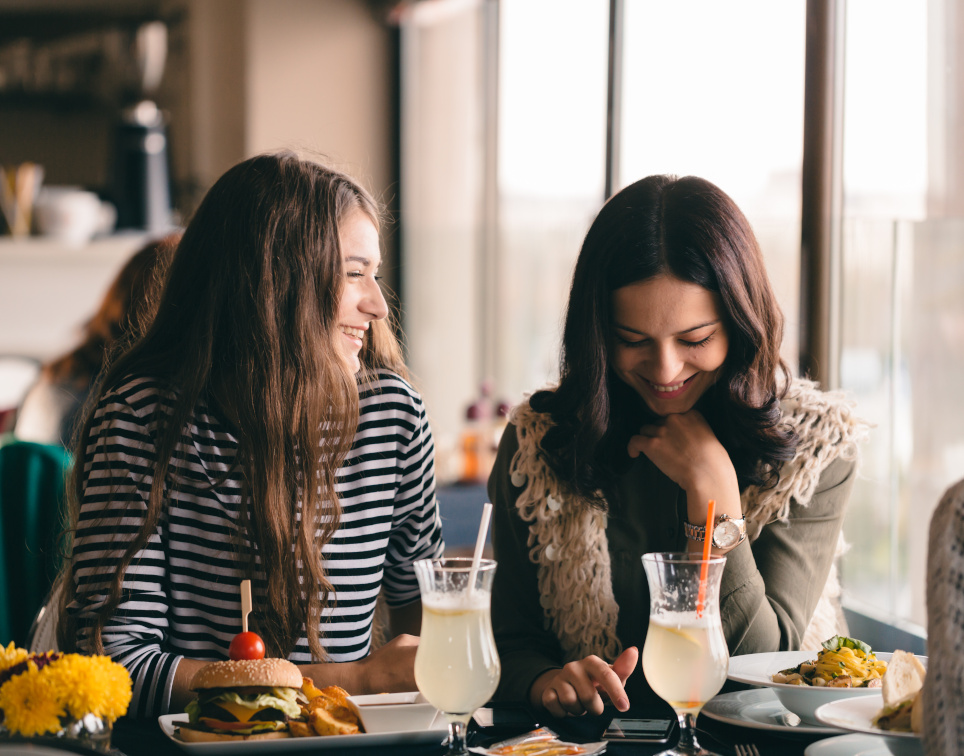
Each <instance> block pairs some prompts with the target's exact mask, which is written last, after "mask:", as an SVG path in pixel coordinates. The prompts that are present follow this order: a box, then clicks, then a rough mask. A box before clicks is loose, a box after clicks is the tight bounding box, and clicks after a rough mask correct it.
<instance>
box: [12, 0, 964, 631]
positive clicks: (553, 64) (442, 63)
mask: <svg viewBox="0 0 964 756" xmlns="http://www.w3.org/2000/svg"><path fill="white" fill-rule="evenodd" d="M962 121H964V0H926V1H925V0H809V1H808V0H781V1H780V2H772V0H730V2H727V3H719V2H714V1H713V0H676V1H675V2H672V3H669V2H665V0H421V1H420V2H415V1H410V2H397V1H395V0H126V1H124V2H121V1H120V0H116V1H115V2H108V1H107V0H102V1H98V0H0V165H2V166H3V169H4V175H3V181H2V186H3V196H4V213H3V215H4V219H5V222H0V228H3V229H4V232H5V235H4V236H2V237H0V355H4V356H6V357H8V358H9V360H8V361H10V362H12V361H13V360H14V359H16V360H19V362H20V363H21V365H22V364H26V365H27V366H28V367H27V369H26V373H24V374H25V375H26V374H29V366H30V365H33V364H35V363H37V362H39V361H42V360H47V359H49V358H50V357H52V356H55V355H56V354H58V353H60V352H61V351H63V350H64V349H65V348H66V347H67V346H69V345H70V343H71V342H72V341H73V340H74V339H75V337H76V330H77V328H78V327H79V325H80V324H82V323H83V321H84V319H85V318H86V317H88V316H89V314H90V312H91V311H92V310H93V308H94V306H95V304H96V302H97V301H98V299H99V297H100V296H101V294H102V292H103V289H104V287H105V286H106V284H107V282H108V281H109V280H110V279H111V277H112V276H113V275H114V274H115V273H116V271H117V270H118V268H120V266H121V265H122V264H123V262H124V261H125V260H126V259H127V257H128V256H129V255H130V254H131V253H132V252H133V251H134V250H135V249H136V248H138V247H139V246H140V245H142V244H143V243H144V241H145V240H146V239H147V238H149V237H151V236H152V235H158V234H161V233H164V232H165V231H167V230H169V229H170V228H172V227H176V226H178V225H180V224H183V223H184V222H186V220H187V219H189V217H190V214H191V212H192V211H193V209H194V207H195V206H196V205H197V203H198V201H199V200H200V198H201V197H202V196H203V194H204V193H205V192H206V190H207V189H208V188H209V187H210V186H211V184H212V183H213V182H214V180H215V179H216V178H217V177H218V176H219V175H220V174H221V173H223V172H224V171H225V170H226V169H227V168H229V167H230V166H231V165H233V164H234V163H236V162H238V161H239V160H242V159H244V158H246V157H249V156H251V155H253V154H256V153H258V152H263V151H268V150H275V149H279V148H294V149H298V150H304V151H308V152H312V153H315V154H317V155H319V156H322V157H324V159H326V160H327V161H329V162H331V163H333V164H334V165H336V166H337V167H339V168H341V169H343V170H345V171H347V172H349V173H350V174H352V175H354V176H355V177H357V178H358V179H360V180H361V181H362V182H363V183H364V184H365V185H366V186H368V188H369V189H371V190H372V192H373V193H374V194H375V195H376V196H377V197H378V198H379V199H380V200H381V201H382V202H383V204H384V205H385V207H386V210H387V214H388V218H387V220H386V223H385V225H384V233H383V245H384V254H385V265H384V272H385V274H386V279H387V288H388V289H390V291H391V292H392V293H393V294H394V305H395V307H396V312H397V315H398V319H399V322H400V324H401V329H402V331H403V333H404V339H405V343H406V349H407V355H408V360H409V364H410V366H411V368H412V370H413V372H414V374H415V379H416V383H417V385H418V387H419V389H420V390H421V391H422V393H423V395H424V396H425V398H426V402H427V406H428V408H429V412H430V415H431V420H432V424H433V429H434V431H435V434H436V442H437V446H438V453H439V456H438V473H439V478H440V482H442V483H443V484H445V486H446V488H445V489H444V490H446V491H447V492H450V493H451V492H453V491H457V490H458V489H456V488H454V487H453V486H454V485H455V484H457V483H459V482H460V481H461V482H462V483H463V484H465V485H467V486H468V487H467V488H464V489H463V491H465V492H467V494H469V495H471V496H474V497H476V499H478V497H480V496H483V495H484V494H483V493H482V492H481V490H480V489H479V488H478V482H479V481H480V480H484V477H485V474H486V470H487V467H488V465H489V464H491V448H492V444H493V442H494V441H495V440H497V437H498V434H499V432H500V429H501V427H502V425H503V424H504V412H505V409H506V408H507V407H508V406H510V405H511V404H514V403H516V402H518V401H519V400H520V399H521V398H522V396H523V395H524V393H526V392H530V391H532V390H534V389H536V388H538V387H540V386H542V385H544V384H546V383H547V382H550V381H552V380H553V378H554V375H555V370H556V358H557V351H558V344H559V336H560V326H561V321H562V316H563V312H564V307H565V300H566V295H567V292H568V286H569V278H570V275H571V271H572V266H573V263H574V261H575V258H576V255H577V253H578V250H579V245H580V242H581V239H582V236H583V235H584V233H585V231H586V229H587V228H588V225H589V223H590V221H591V219H592V217H593V215H594V213H595V212H596V211H597V210H598V209H599V207H600V206H601V204H602V202H603V201H604V200H605V198H606V197H607V196H609V195H610V194H612V193H613V192H614V191H617V190H618V189H619V188H621V187H622V186H625V185H626V184H628V183H630V182H631V181H634V180H636V179H638V178H641V177H643V176H645V175H648V174H651V173H677V174H688V173H693V174H697V175H701V176H703V177H705V178H708V179H710V180H711V181H713V182H715V183H717V184H718V185H720V186H721V187H722V188H723V189H724V190H726V191H727V192H728V193H730V194H731V195H732V196H733V198H734V199H735V200H736V201H737V203H738V204H739V205H740V206H741V207H742V208H743V209H744V211H745V212H746V213H747V215H748V216H749V218H750V220H751V222H752V223H753V225H754V228H755V229H756V232H757V235H758V236H759V239H760V242H761V245H762V247H763V250H764V253H765V255H766V258H767V263H768V267H769V271H770V275H771V277H772V279H773V281H774V283H775V286H776V289H777V294H778V296H779V298H780V301H781V304H782V306H783V308H784V312H785V314H786V317H787V332H786V337H785V341H784V357H785V359H786V360H787V362H788V363H789V364H790V365H791V367H792V368H793V369H794V370H795V371H797V372H798V373H800V374H808V375H811V376H813V377H815V378H817V379H818V380H819V381H820V383H821V384H822V385H823V386H824V387H826V388H842V389H845V390H847V391H849V392H850V393H851V395H852V396H853V397H854V398H855V399H856V401H857V402H858V407H859V412H860V414H861V415H862V416H863V417H865V418H866V419H868V420H869V421H871V422H872V423H874V429H873V431H872V433H871V437H870V440H869V441H868V443H867V444H866V445H865V447H864V449H863V463H862V467H861V473H862V478H861V480H860V481H859V482H858V486H857V489H856V491H855V495H854V498H853V500H852V502H851V505H850V510H849V514H848V520H847V525H846V528H845V536H846V537H847V540H848V541H849V542H850V543H851V549H850V551H849V553H848V554H847V555H846V557H845V558H844V559H843V563H842V565H841V567H842V573H843V581H844V589H845V596H846V600H847V603H848V606H849V607H850V608H852V609H854V610H860V611H861V612H862V613H863V615H865V616H868V617H871V618H874V619H876V620H879V621H881V622H884V623H885V624H887V625H888V626H890V627H895V628H900V629H902V630H906V631H908V632H911V633H918V634H920V632H921V625H922V624H923V623H924V620H925V616H926V615H925V608H924V603H923V602H924V591H923V587H924V569H925V560H926V546H927V524H928V521H929V516H930V512H931V510H932V509H933V507H934V506H935V505H936V503H937V501H938V498H939V496H940V493H941V492H942V491H943V490H944V488H946V486H947V485H949V484H950V483H951V482H953V481H955V480H957V479H959V478H961V477H962V476H964V422H962V418H964V394H962V391H961V386H962V377H961V376H962V375H964V143H962V141H961V138H960V135H961V133H964V122H962ZM25 208H29V209H30V217H29V218H24V217H23V211H24V209H25ZM7 374H8V375H13V374H14V370H13V368H10V369H9V370H8V373H7ZM24 380H26V379H24ZM19 385H20V384H18V383H17V379H16V378H9V379H8V380H7V381H6V384H5V385H4V384H3V383H2V382H0V411H2V410H3V409H4V405H5V403H6V405H7V406H9V405H11V403H12V404H15V403H16V401H17V396H16V394H17V391H19V390H21V389H20V388H19ZM4 392H6V393H4ZM473 484H475V485H474V487H473ZM475 511H476V510H473V512H475Z"/></svg>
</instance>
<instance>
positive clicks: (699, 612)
mask: <svg viewBox="0 0 964 756" xmlns="http://www.w3.org/2000/svg"><path fill="white" fill-rule="evenodd" d="M715 510H716V500H715V499H710V502H709V504H707V505H706V530H704V531H703V563H702V564H701V565H700V590H699V593H698V594H697V596H696V616H697V617H702V616H703V601H704V600H705V599H706V578H707V572H709V568H710V563H709V561H708V560H709V558H710V545H711V543H712V540H713V522H714V520H713V515H714V514H716V512H715Z"/></svg>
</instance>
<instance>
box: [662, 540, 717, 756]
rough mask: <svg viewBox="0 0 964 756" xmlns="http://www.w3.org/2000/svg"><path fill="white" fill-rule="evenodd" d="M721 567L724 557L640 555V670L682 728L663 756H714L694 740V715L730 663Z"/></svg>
mask: <svg viewBox="0 0 964 756" xmlns="http://www.w3.org/2000/svg"><path fill="white" fill-rule="evenodd" d="M725 563H726V557H723V556H717V557H710V558H708V559H706V560H705V561H704V560H703V559H701V558H700V557H699V555H697V554H687V553H674V552H657V553H653V554H644V555H643V568H644V569H645V570H646V579H647V581H648V582H649V630H648V631H647V633H646V643H645V644H644V645H643V672H644V673H645V675H646V680H647V681H648V682H649V684H650V686H651V687H652V689H653V690H654V691H655V692H656V695H658V696H659V697H660V698H662V699H663V700H664V701H666V702H667V703H668V704H669V705H670V706H672V707H673V709H674V710H675V711H676V716H677V717H678V718H679V724H680V737H679V743H677V745H676V747H675V748H671V749H669V750H667V751H663V753H662V754H661V756H663V755H666V756H714V755H713V754H712V752H710V751H707V750H706V749H704V748H702V747H701V746H700V744H699V743H697V742H696V717H697V716H698V715H699V713H700V709H702V708H703V705H704V704H705V703H706V702H707V701H709V700H710V699H711V698H713V696H715V695H716V694H717V693H718V692H719V691H720V688H722V687H723V682H724V681H725V680H726V673H727V671H728V669H729V665H730V656H729V653H728V652H727V649H726V640H725V638H724V637H723V626H722V625H721V623H720V578H721V577H722V576H723V565H724V564H725ZM701 580H702V583H703V588H702V590H701V589H700V583H701Z"/></svg>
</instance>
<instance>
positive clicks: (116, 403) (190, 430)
mask: <svg viewBox="0 0 964 756" xmlns="http://www.w3.org/2000/svg"><path fill="white" fill-rule="evenodd" d="M170 406H171V395H170V393H168V392H166V391H164V390H162V388H161V387H160V385H159V384H158V383H157V382H156V381H154V380H151V379H149V378H134V379H132V380H130V381H128V382H126V383H125V384H124V385H122V386H120V387H118V388H117V389H115V390H113V391H111V392H110V393H108V394H107V395H106V396H105V397H104V398H103V399H102V400H101V402H100V404H99V405H98V407H97V409H96V414H95V417H94V421H93V425H92V428H91V434H90V438H89V444H88V447H87V461H86V463H85V465H84V470H83V475H84V486H83V494H82V497H81V502H80V517H79V522H78V529H77V532H76V538H75V543H74V551H73V564H74V579H75V585H76V598H75V600H74V602H73V603H72V604H71V605H70V606H69V607H68V611H70V612H71V613H73V614H74V616H75V617H76V619H77V620H78V622H77V625H78V628H79V631H78V632H79V637H78V640H79V643H80V646H81V648H84V647H85V646H86V645H87V642H88V635H89V634H88V627H89V621H90V618H91V612H92V611H93V610H95V609H96V608H97V607H99V606H102V605H103V603H104V602H105V600H106V593H107V588H108V586H109V585H110V581H111V578H112V576H113V575H114V574H115V570H116V566H117V563H118V561H119V559H120V558H121V556H122V555H123V553H124V550H125V549H126V547H127V545H128V544H129V543H130V542H131V540H133V538H134V537H135V535H136V534H137V533H138V532H139V530H140V528H141V525H142V523H143V518H144V515H145V512H146V502H147V498H148V494H149V492H150V487H151V480H152V473H153V465H154V462H155V459H156V455H155V446H154V444H155V435H154V432H155V430H156V425H157V418H158V416H159V413H162V412H165V413H166V412H169V411H170ZM236 452H237V440H236V438H235V437H234V436H233V435H232V433H231V431H230V430H229V429H228V427H227V426H226V425H225V424H224V423H223V422H222V421H221V420H220V419H219V418H218V417H216V416H215V414H214V412H213V411H212V409H211V408H210V407H207V406H206V405H204V404H203V403H201V404H199V406H198V407H197V408H196V409H195V411H194V413H193V416H192V417H191V418H190V420H189V422H188V423H187V425H186V426H185V428H184V430H183V431H182V437H181V442H180V443H179V445H178V447H177V450H176V453H175V455H174V458H173V459H172V461H171V465H172V469H173V473H174V475H173V479H175V480H177V481H178V483H177V485H176V486H174V487H172V488H171V489H170V491H169V493H168V495H167V496H166V497H165V502H164V507H163V511H162V512H161V515H160V518H159V520H158V523H157V526H156V528H155V529H154V532H153V533H152V534H151V536H150V540H149V542H148V544H147V546H146V547H145V548H144V549H142V550H141V551H139V552H138V553H137V554H136V555H135V557H134V559H133V561H132V563H131V565H130V567H129V568H128V569H127V571H126V573H125V577H124V584H123V590H124V593H123V596H122V600H121V603H120V604H119V605H118V607H117V609H116V611H114V612H113V614H112V616H111V617H110V618H109V619H108V621H107V624H106V625H105V627H104V630H103V642H104V646H105V649H106V651H107V653H109V654H110V655H111V656H112V657H113V658H114V660H115V661H117V662H119V663H121V664H123V665H124V666H125V667H127V669H128V671H129V672H130V674H131V678H132V679H133V681H134V698H133V701H132V702H131V707H130V709H129V712H128V714H129V715H132V716H137V717H148V716H150V717H154V716H157V715H159V714H164V713H166V712H167V710H168V709H169V705H170V695H171V687H172V684H173V678H174V672H175V670H176V668H177V664H178V662H179V660H180V659H181V658H184V657H188V658H195V659H208V660H217V659H224V658H227V650H228V646H229V645H230V642H231V639H232V638H233V637H234V635H235V634H236V633H238V632H240V630H241V604H240V593H239V583H240V580H241V579H242V577H243V569H242V565H241V564H240V563H239V561H238V558H237V556H236V554H235V551H236V550H235V548H234V547H233V542H232V536H233V535H234V534H235V531H236V529H237V519H238V508H239V502H240V486H241V478H240V476H241V473H240V470H239V468H238V467H237V466H235V464H234V462H235V457H236ZM433 465H434V446H433V441H432V435H431V431H430V430H429V426H428V423H427V420H426V415H425V409H424V405H423V404H422V400H421V398H420V397H419V396H418V394H417V393H416V392H415V391H414V389H413V388H412V387H411V386H410V385H409V384H408V383H406V382H405V381H404V380H402V379H401V378H400V377H398V376H397V375H395V374H394V373H389V372H382V373H380V374H379V375H378V380H377V381H375V382H374V384H372V385H371V386H370V387H366V388H365V389H364V390H363V391H362V393H361V395H360V402H359V422H358V429H357V431H356V434H355V439H354V443H353V445H352V448H351V451H350V452H349V454H348V457H347V458H346V460H345V463H344V464H343V466H342V467H341V469H339V471H338V475H337V491H338V496H339V501H340V504H341V509H342V515H341V521H340V526H339V528H338V531H337V533H336V534H335V536H334V537H333V538H332V539H331V541H330V542H329V543H327V544H326V545H325V547H324V551H323V554H324V560H325V564H324V569H325V574H326V576H327V578H328V580H329V581H330V582H331V584H332V586H333V588H334V596H333V597H329V602H328V606H327V608H326V610H325V612H324V614H323V616H322V618H321V627H320V630H321V638H322V643H323V645H324V646H325V650H326V652H327V653H328V655H329V659H330V661H333V662H344V661H354V660H357V659H360V658H363V657H364V656H366V655H367V654H368V652H369V651H370V647H371V635H372V622H373V617H374V611H375V602H376V598H377V596H378V594H379V591H380V590H382V591H383V592H384V594H385V598H386V601H387V603H388V605H389V606H401V605H404V604H406V603H410V602H411V601H414V600H415V599H417V598H418V584H417V582H416V580H415V575H414V569H413V563H414V561H415V560H417V559H422V558H430V557H436V556H440V555H441V553H442V550H443V543H442V530H441V522H440V520H439V514H438V506H437V503H436V500H435V473H434V467H433ZM169 475H170V474H169ZM255 582H256V583H257V581H255ZM254 603H255V612H254V615H256V612H257V604H258V597H257V595H255V599H254ZM254 615H253V616H254ZM288 658H289V659H290V660H291V661H293V662H295V663H309V662H311V661H312V658H311V653H310V651H309V648H308V642H307V639H306V638H304V637H303V638H301V639H300V640H299V641H298V643H297V647H296V648H295V650H294V651H293V652H292V653H291V654H290V655H289V657H288Z"/></svg>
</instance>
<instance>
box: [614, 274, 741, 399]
mask: <svg viewBox="0 0 964 756" xmlns="http://www.w3.org/2000/svg"><path fill="white" fill-rule="evenodd" d="M722 312H723V310H722V307H721V306H720V303H719V297H718V296H717V295H716V294H714V293H712V292H710V291H708V290H706V289H704V288H703V287H702V286H698V285H697V284H694V283H687V282H684V281H680V280H679V279H678V278H673V277H671V276H666V275H660V276H656V277H655V278H649V279H647V280H645V281H638V282H637V283H633V284H629V285H628V286H623V287H622V288H619V289H616V290H615V291H614V292H613V295H612V315H613V334H612V342H611V347H610V350H609V351H610V361H611V367H612V369H613V372H615V373H616V375H618V376H619V377H620V379H622V381H623V382H624V383H626V384H627V385H628V386H629V387H630V388H632V389H633V390H634V391H635V392H636V393H637V394H639V396H640V397H642V399H643V401H644V402H646V405H647V406H648V407H649V408H650V409H651V410H652V411H653V412H655V413H656V414H657V415H660V416H665V415H671V414H678V413H682V412H687V411H688V410H691V409H692V408H693V407H694V406H695V405H696V402H697V400H698V399H699V398H700V397H701V396H702V395H703V393H704V392H705V391H706V390H707V389H708V388H709V387H710V386H712V385H713V383H714V382H715V381H716V377H717V374H718V372H719V369H720V367H721V366H722V365H723V362H724V360H726V353H727V350H728V348H729V339H728V337H727V333H726V328H725V327H724V325H723V315H722Z"/></svg>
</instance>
